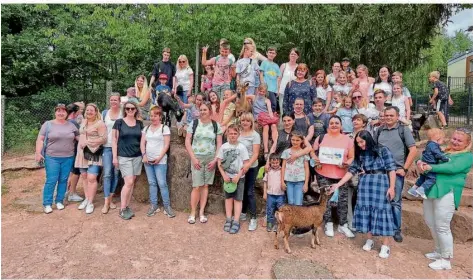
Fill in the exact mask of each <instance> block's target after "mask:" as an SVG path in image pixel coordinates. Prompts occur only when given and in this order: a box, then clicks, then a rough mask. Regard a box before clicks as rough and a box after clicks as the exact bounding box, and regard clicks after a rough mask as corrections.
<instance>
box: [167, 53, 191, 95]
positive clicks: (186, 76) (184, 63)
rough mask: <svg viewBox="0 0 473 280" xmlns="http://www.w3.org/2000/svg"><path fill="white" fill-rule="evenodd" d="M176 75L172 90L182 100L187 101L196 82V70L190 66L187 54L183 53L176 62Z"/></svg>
mask: <svg viewBox="0 0 473 280" xmlns="http://www.w3.org/2000/svg"><path fill="white" fill-rule="evenodd" d="M176 65H177V67H176V75H175V76H174V77H173V83H172V84H173V85H174V86H173V88H172V92H173V93H176V94H177V95H178V96H179V97H180V98H181V100H182V102H184V103H187V98H188V97H189V96H191V94H192V86H193V84H194V71H192V68H191V67H190V66H189V60H188V59H187V56H185V55H183V54H181V55H180V56H179V58H178V59H177V63H176Z"/></svg>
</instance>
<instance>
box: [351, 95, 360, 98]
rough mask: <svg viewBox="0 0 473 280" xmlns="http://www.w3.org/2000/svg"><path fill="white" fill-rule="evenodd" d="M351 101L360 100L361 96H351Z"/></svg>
mask: <svg viewBox="0 0 473 280" xmlns="http://www.w3.org/2000/svg"><path fill="white" fill-rule="evenodd" d="M352 99H361V96H360V95H358V96H353V97H352Z"/></svg>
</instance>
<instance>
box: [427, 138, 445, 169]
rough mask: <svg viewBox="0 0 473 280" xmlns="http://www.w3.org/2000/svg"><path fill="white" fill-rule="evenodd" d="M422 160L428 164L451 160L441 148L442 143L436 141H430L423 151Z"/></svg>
mask: <svg viewBox="0 0 473 280" xmlns="http://www.w3.org/2000/svg"><path fill="white" fill-rule="evenodd" d="M422 161H423V162H425V163H428V164H437V163H439V162H447V161H449V159H448V157H446V156H445V154H444V153H443V152H442V150H441V149H440V145H439V144H438V143H435V142H434V141H430V140H429V141H428V142H427V146H426V147H425V150H424V151H423V152H422Z"/></svg>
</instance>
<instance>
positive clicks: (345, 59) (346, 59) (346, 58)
mask: <svg viewBox="0 0 473 280" xmlns="http://www.w3.org/2000/svg"><path fill="white" fill-rule="evenodd" d="M342 61H348V62H350V59H349V58H348V57H344V58H343V59H342Z"/></svg>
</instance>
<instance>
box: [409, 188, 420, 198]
mask: <svg viewBox="0 0 473 280" xmlns="http://www.w3.org/2000/svg"><path fill="white" fill-rule="evenodd" d="M407 193H408V194H410V195H412V196H413V197H419V194H418V193H417V191H416V187H411V188H410V189H409V190H408V191H407Z"/></svg>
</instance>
